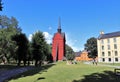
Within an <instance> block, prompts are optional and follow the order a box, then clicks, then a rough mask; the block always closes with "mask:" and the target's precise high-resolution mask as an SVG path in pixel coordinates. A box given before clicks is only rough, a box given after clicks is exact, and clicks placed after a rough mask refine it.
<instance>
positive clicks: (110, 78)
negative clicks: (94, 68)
mask: <svg viewBox="0 0 120 82" xmlns="http://www.w3.org/2000/svg"><path fill="white" fill-rule="evenodd" d="M72 82H120V76H117V75H115V73H114V72H113V71H104V72H103V73H93V74H91V75H85V76H84V79H82V80H73V81H72Z"/></svg>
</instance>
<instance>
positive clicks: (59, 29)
mask: <svg viewBox="0 0 120 82" xmlns="http://www.w3.org/2000/svg"><path fill="white" fill-rule="evenodd" d="M57 30H58V32H59V33H61V20H60V17H59V19H58V29H57Z"/></svg>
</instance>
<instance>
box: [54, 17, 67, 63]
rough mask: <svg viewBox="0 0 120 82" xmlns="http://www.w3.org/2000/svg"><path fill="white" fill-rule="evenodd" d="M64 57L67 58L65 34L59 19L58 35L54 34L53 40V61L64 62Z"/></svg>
mask: <svg viewBox="0 0 120 82" xmlns="http://www.w3.org/2000/svg"><path fill="white" fill-rule="evenodd" d="M64 56H65V33H62V30H61V24H60V19H59V25H58V29H57V33H55V34H54V37H53V40H52V57H53V61H58V60H63V59H64Z"/></svg>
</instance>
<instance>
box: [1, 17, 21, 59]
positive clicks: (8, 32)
mask: <svg viewBox="0 0 120 82" xmlns="http://www.w3.org/2000/svg"><path fill="white" fill-rule="evenodd" d="M13 19H14V20H13ZM19 33H21V30H20V28H19V27H18V22H17V20H16V19H15V18H14V17H11V18H8V17H7V16H4V15H3V16H2V15H1V16H0V58H3V57H6V58H7V60H8V61H9V60H11V59H12V58H14V57H15V52H16V50H17V45H16V44H15V43H14V41H12V39H11V37H12V36H14V35H16V34H19Z"/></svg>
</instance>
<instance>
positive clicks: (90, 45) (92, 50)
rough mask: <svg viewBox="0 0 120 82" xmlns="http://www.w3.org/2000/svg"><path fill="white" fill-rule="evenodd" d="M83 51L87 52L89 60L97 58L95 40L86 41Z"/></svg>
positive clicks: (92, 38)
mask: <svg viewBox="0 0 120 82" xmlns="http://www.w3.org/2000/svg"><path fill="white" fill-rule="evenodd" d="M85 50H87V51H88V55H89V57H90V58H95V57H96V56H97V39H96V38H94V37H91V38H90V39H88V40H87V42H86V44H85Z"/></svg>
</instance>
